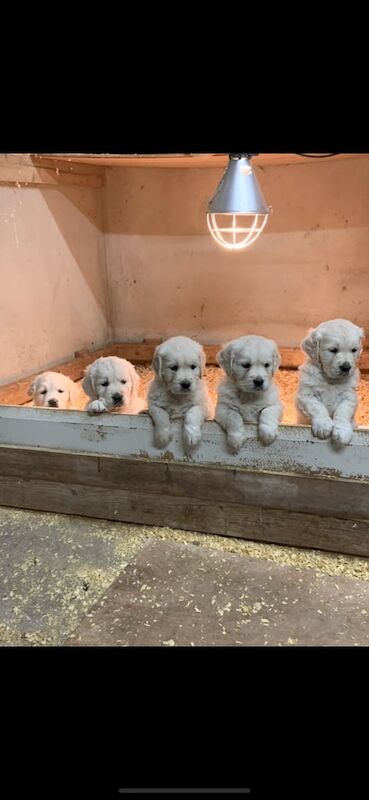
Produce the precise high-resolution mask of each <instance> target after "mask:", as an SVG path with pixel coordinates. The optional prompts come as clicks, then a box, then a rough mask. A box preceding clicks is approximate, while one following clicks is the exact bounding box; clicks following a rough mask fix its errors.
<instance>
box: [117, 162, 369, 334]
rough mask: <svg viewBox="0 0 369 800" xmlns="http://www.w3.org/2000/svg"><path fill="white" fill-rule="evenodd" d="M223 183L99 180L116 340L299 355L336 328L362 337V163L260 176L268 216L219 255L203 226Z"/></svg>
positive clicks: (366, 298) (143, 172)
mask: <svg viewBox="0 0 369 800" xmlns="http://www.w3.org/2000/svg"><path fill="white" fill-rule="evenodd" d="M222 172H223V171H222V170H221V171H219V170H218V169H199V168H197V169H194V168H189V169H184V168H183V169H159V168H156V169H149V168H148V169H146V168H139V167H138V168H135V167H132V168H110V169H108V170H106V186H105V188H104V189H103V192H104V214H105V232H106V256H107V269H108V278H109V287H110V302H111V319H112V331H113V338H114V340H116V341H118V340H121V341H123V340H127V339H128V340H132V341H135V340H140V339H142V338H144V337H156V336H158V337H167V336H171V335H175V334H187V335H190V336H193V337H196V338H198V339H199V340H200V341H202V342H204V343H206V342H208V343H211V342H215V343H216V342H223V341H226V340H229V339H232V338H234V337H236V336H239V335H241V334H245V333H250V332H253V333H257V334H262V335H266V336H270V337H272V338H274V339H276V340H277V341H278V342H279V344H280V345H284V346H288V345H291V346H296V345H298V344H299V342H300V341H301V339H302V337H303V336H304V334H305V332H306V330H307V329H308V328H309V327H310V326H314V325H316V324H318V323H319V322H321V321H323V320H326V319H331V318H332V317H346V318H349V319H351V320H353V321H354V322H356V323H359V324H360V325H363V326H364V327H365V328H366V330H367V332H368V333H369V157H368V158H366V157H364V158H360V159H347V160H340V161H331V160H330V159H327V160H324V161H323V160H319V161H313V160H311V161H309V162H307V163H301V164H293V165H288V164H283V165H271V166H263V167H261V166H259V167H257V168H256V174H257V177H258V180H259V183H260V186H261V188H262V191H263V194H264V196H265V198H266V201H267V202H268V204H270V205H272V207H273V214H272V217H271V219H270V221H269V222H268V224H267V226H266V228H265V230H264V232H263V233H262V235H261V237H260V238H259V239H258V240H257V241H256V242H255V244H254V245H253V246H252V247H251V248H250V249H248V250H245V251H242V252H235V253H232V252H231V253H230V252H229V251H226V250H224V249H221V248H220V247H219V246H218V245H216V243H215V242H214V241H213V240H212V238H211V237H210V234H209V232H208V229H207V224H206V218H205V212H206V206H207V201H208V199H209V198H210V197H211V196H212V194H213V193H214V191H215V188H216V186H217V184H218V182H219V180H220V177H221V175H222Z"/></svg>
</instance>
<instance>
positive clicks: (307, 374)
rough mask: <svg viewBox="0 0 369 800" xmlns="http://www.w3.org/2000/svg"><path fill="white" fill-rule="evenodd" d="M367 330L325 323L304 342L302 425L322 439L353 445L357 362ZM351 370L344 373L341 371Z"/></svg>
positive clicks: (300, 396)
mask: <svg viewBox="0 0 369 800" xmlns="http://www.w3.org/2000/svg"><path fill="white" fill-rule="evenodd" d="M363 336H364V331H363V329H362V328H359V327H358V326H357V325H354V323H352V322H349V321H348V320H346V319H332V320H328V322H322V323H321V324H320V325H318V327H317V328H314V329H313V330H311V331H310V332H309V334H308V336H307V337H306V338H305V339H304V340H303V342H302V343H301V347H302V349H303V351H304V352H305V353H306V354H307V356H308V360H307V361H306V362H305V363H304V364H302V366H301V367H300V368H299V373H300V379H299V387H298V390H297V395H296V407H297V411H298V422H301V423H305V425H306V424H309V422H311V427H312V432H313V434H314V436H317V437H318V438H319V439H327V438H328V437H329V436H332V440H333V441H334V442H335V443H336V444H338V445H346V444H349V442H350V441H351V438H352V432H353V428H355V427H356V423H355V412H356V409H357V402H358V401H357V394H356V389H357V386H358V383H359V380H360V372H359V370H358V369H357V368H356V363H357V361H358V359H359V357H360V353H361V350H362V341H361V340H362V338H363ZM342 367H343V368H344V369H347V370H348V371H345V372H343V371H342V369H341V368H342Z"/></svg>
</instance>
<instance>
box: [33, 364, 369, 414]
mask: <svg viewBox="0 0 369 800" xmlns="http://www.w3.org/2000/svg"><path fill="white" fill-rule="evenodd" d="M136 370H137V372H138V374H139V376H140V379H141V382H140V391H139V394H140V397H142V398H143V399H145V398H146V394H147V390H148V386H149V383H150V381H151V380H152V379H153V377H154V374H153V372H152V370H151V369H150V367H142V366H136ZM222 376H223V371H222V370H221V369H219V367H207V368H206V370H205V380H206V383H207V385H208V388H209V393H210V396H211V398H212V400H213V402H214V403H215V402H216V396H217V386H218V383H219V381H220V380H221V379H222ZM275 381H276V383H277V385H278V387H279V391H280V395H281V400H282V403H283V406H284V414H283V420H282V422H283V423H284V424H285V425H296V424H297V422H296V409H295V403H294V398H295V395H296V391H297V385H298V371H297V370H295V369H280V370H278V372H277V374H276V377H275ZM81 383H82V382H81V381H79V382H78V385H79V387H80V396H79V399H78V404H77V409H76V410H78V411H84V409H85V406H86V403H87V402H88V398H87V397H86V395H85V394H84V392H83V390H82V386H81ZM358 396H359V406H358V410H357V412H356V422H357V424H358V425H364V426H369V380H365V379H364V378H362V379H361V381H360V384H359V389H358ZM27 405H28V406H31V405H32V401H31V402H29V403H27Z"/></svg>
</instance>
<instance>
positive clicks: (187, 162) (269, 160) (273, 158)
mask: <svg viewBox="0 0 369 800" xmlns="http://www.w3.org/2000/svg"><path fill="white" fill-rule="evenodd" d="M51 155H52V158H53V159H55V160H56V159H57V160H58V161H59V162H60V163H63V162H64V163H69V164H73V163H74V164H93V165H96V166H103V167H150V168H151V167H153V168H159V169H163V168H171V169H173V168H174V169H177V168H179V169H180V168H189V167H192V168H196V169H198V168H205V169H209V168H213V167H215V168H218V169H221V168H223V169H224V168H225V167H226V166H227V164H228V154H227V153H167V154H160V153H152V154H149V155H148V154H145V155H139V154H128V153H123V154H117V153H115V154H114V153H112V154H108V153H104V154H96V153H90V154H87V153H53V154H51ZM44 157H47V158H49V157H50V156H49V155H46V156H42V154H38V158H39V159H42V158H44ZM348 158H368V153H340V154H339V155H337V156H333V157H331V158H327V159H324V158H322V159H321V160H319V161H314V160H313V159H312V158H306V157H304V156H299V155H296V153H260V155H258V156H254V157H253V164H254V165H255V166H273V165H276V166H279V165H283V164H286V165H290V164H308V163H309V164H314V163H315V164H317V163H319V164H323V163H327V162H330V161H341V160H345V159H348Z"/></svg>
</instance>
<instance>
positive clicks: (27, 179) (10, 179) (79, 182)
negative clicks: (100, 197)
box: [0, 167, 103, 189]
mask: <svg viewBox="0 0 369 800" xmlns="http://www.w3.org/2000/svg"><path fill="white" fill-rule="evenodd" d="M0 184H5V185H14V184H15V185H16V186H18V187H19V188H20V187H21V186H22V187H26V186H85V187H88V188H92V189H98V188H100V187H101V186H102V185H103V181H102V178H100V177H99V176H98V175H96V176H95V175H70V174H68V173H67V172H58V171H57V170H56V169H55V170H52V169H36V168H35V167H0Z"/></svg>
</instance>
